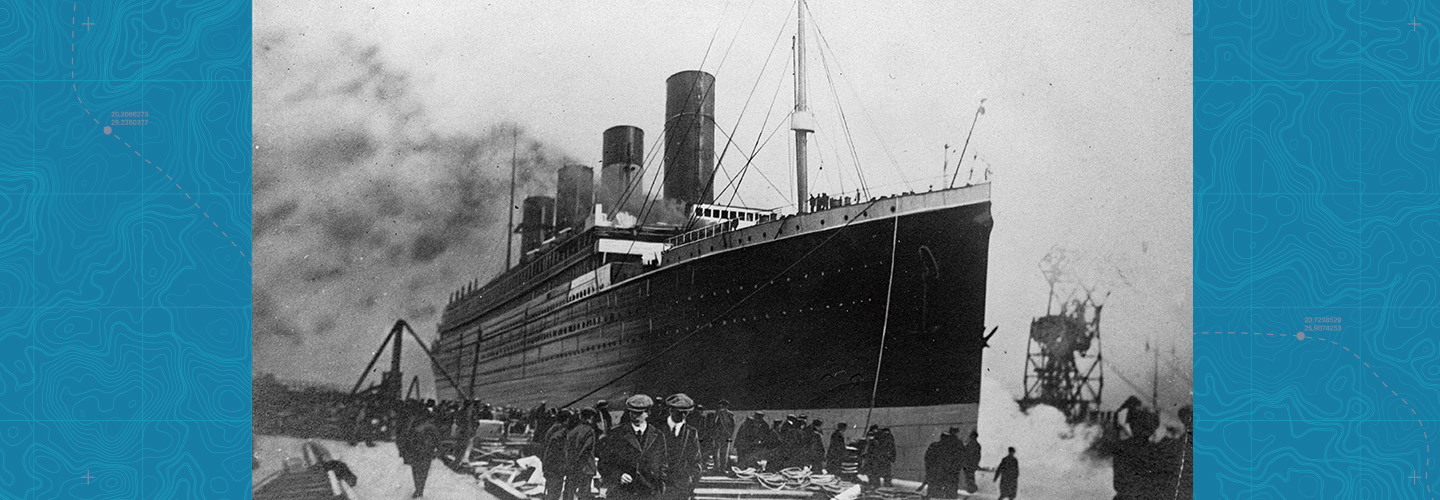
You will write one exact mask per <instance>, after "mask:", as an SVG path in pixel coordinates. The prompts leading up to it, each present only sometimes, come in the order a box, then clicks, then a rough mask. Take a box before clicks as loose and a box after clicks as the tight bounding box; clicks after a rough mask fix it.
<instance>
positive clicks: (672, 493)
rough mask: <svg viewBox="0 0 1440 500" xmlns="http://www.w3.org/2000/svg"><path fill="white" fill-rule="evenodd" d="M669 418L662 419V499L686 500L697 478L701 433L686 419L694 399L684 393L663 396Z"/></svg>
mask: <svg viewBox="0 0 1440 500" xmlns="http://www.w3.org/2000/svg"><path fill="white" fill-rule="evenodd" d="M665 406H666V407H667V408H669V409H670V417H669V418H667V419H666V420H665V425H666V429H665V452H666V455H665V465H666V475H665V477H666V481H665V495H664V498H666V499H668V500H687V499H689V498H690V495H691V493H693V492H694V491H695V483H697V482H699V480H700V459H701V451H700V434H699V431H697V430H696V429H695V423H694V422H690V421H689V417H690V412H691V411H693V410H694V409H695V401H694V400H691V399H690V396H686V395H685V394H683V393H682V394H673V395H671V396H670V397H668V398H665Z"/></svg>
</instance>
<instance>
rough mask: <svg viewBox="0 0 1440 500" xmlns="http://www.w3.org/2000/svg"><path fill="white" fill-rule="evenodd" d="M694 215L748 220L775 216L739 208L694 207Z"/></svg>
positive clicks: (766, 219)
mask: <svg viewBox="0 0 1440 500" xmlns="http://www.w3.org/2000/svg"><path fill="white" fill-rule="evenodd" d="M695 212H697V213H696V215H699V216H701V217H709V218H712V219H739V220H748V221H768V220H773V219H774V218H775V215H774V214H761V213H755V212H742V211H740V210H724V209H719V208H701V207H696V208H695Z"/></svg>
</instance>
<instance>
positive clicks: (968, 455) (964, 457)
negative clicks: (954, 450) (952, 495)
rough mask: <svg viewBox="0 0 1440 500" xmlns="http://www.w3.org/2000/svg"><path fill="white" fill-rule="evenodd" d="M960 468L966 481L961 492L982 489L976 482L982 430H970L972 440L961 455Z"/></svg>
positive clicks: (972, 491) (969, 492)
mask: <svg viewBox="0 0 1440 500" xmlns="http://www.w3.org/2000/svg"><path fill="white" fill-rule="evenodd" d="M960 470H961V472H962V473H961V476H962V479H963V480H964V482H965V486H963V487H962V488H961V490H960V492H961V493H963V494H966V495H969V494H972V493H977V492H979V491H980V485H978V484H975V471H977V470H980V431H978V430H972V431H970V442H968V443H966V444H965V448H964V453H962V454H961V456H960Z"/></svg>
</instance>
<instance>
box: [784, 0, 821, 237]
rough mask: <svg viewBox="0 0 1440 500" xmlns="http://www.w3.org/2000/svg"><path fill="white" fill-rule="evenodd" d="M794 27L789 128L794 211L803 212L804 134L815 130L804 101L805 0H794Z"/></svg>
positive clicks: (805, 193)
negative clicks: (792, 148) (792, 150)
mask: <svg viewBox="0 0 1440 500" xmlns="http://www.w3.org/2000/svg"><path fill="white" fill-rule="evenodd" d="M795 8H796V10H798V11H799V13H798V14H797V15H796V29H795V112H794V113H792V114H791V115H790V129H791V130H794V131H795V207H796V208H795V211H796V212H797V213H805V211H806V209H808V208H809V205H808V198H809V197H810V193H809V189H808V186H806V185H805V180H806V179H805V169H806V163H807V162H806V155H805V150H806V146H807V144H806V143H805V139H806V136H805V134H808V133H811V132H814V131H815V125H814V124H813V119H812V118H811V117H810V110H809V107H808V106H807V105H806V103H805V0H796V2H795Z"/></svg>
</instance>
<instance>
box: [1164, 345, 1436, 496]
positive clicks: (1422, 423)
mask: <svg viewBox="0 0 1440 500" xmlns="http://www.w3.org/2000/svg"><path fill="white" fill-rule="evenodd" d="M1236 333H1237V332H1228V331H1225V332H1192V333H1191V335H1224V336H1230V335H1235V334H1236ZM1238 333H1239V334H1240V335H1253V336H1256V337H1259V336H1269V337H1295V339H1296V340H1298V341H1301V342H1303V341H1305V340H1311V339H1313V340H1318V341H1321V342H1329V343H1331V344H1332V345H1334V346H1336V347H1339V348H1341V349H1344V350H1345V352H1348V353H1350V355H1351V356H1355V359H1356V360H1357V361H1359V362H1360V364H1362V365H1365V368H1367V369H1369V370H1370V374H1371V375H1373V376H1374V377H1375V379H1376V380H1377V381H1379V382H1380V385H1381V386H1384V387H1385V388H1386V389H1388V390H1389V391H1390V394H1393V395H1395V397H1396V398H1397V399H1399V400H1400V402H1401V403H1404V404H1405V408H1406V409H1408V410H1410V414H1412V415H1415V416H1417V417H1418V416H1419V415H1420V412H1417V411H1415V407H1414V406H1413V405H1411V404H1410V401H1408V400H1406V399H1405V398H1403V397H1400V393H1398V392H1395V389H1392V388H1391V387H1390V384H1387V383H1385V380H1384V379H1382V378H1380V373H1379V372H1378V371H1376V370H1375V369H1374V368H1373V367H1371V366H1370V363H1367V362H1365V360H1364V359H1361V358H1360V355H1359V354H1356V353H1355V351H1351V350H1350V348H1349V347H1346V346H1345V345H1344V344H1341V343H1339V342H1336V341H1334V340H1330V339H1326V338H1324V337H1315V336H1309V335H1305V332H1295V334H1294V335H1290V334H1279V333H1261V332H1238ZM1415 423H1417V424H1419V425H1420V436H1421V437H1423V438H1424V440H1425V455H1426V457H1425V468H1426V469H1427V470H1426V471H1425V476H1424V478H1425V479H1429V478H1430V471H1429V470H1428V469H1429V468H1430V433H1429V432H1428V431H1426V430H1425V421H1424V420H1423V419H1419V418H1416V419H1415ZM1413 474H1414V473H1412V475H1413ZM1406 479H1409V478H1406ZM1425 492H1426V493H1433V492H1432V491H1431V490H1430V485H1429V484H1428V483H1427V484H1426V485H1425ZM1430 500H1435V497H1434V496H1430Z"/></svg>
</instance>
